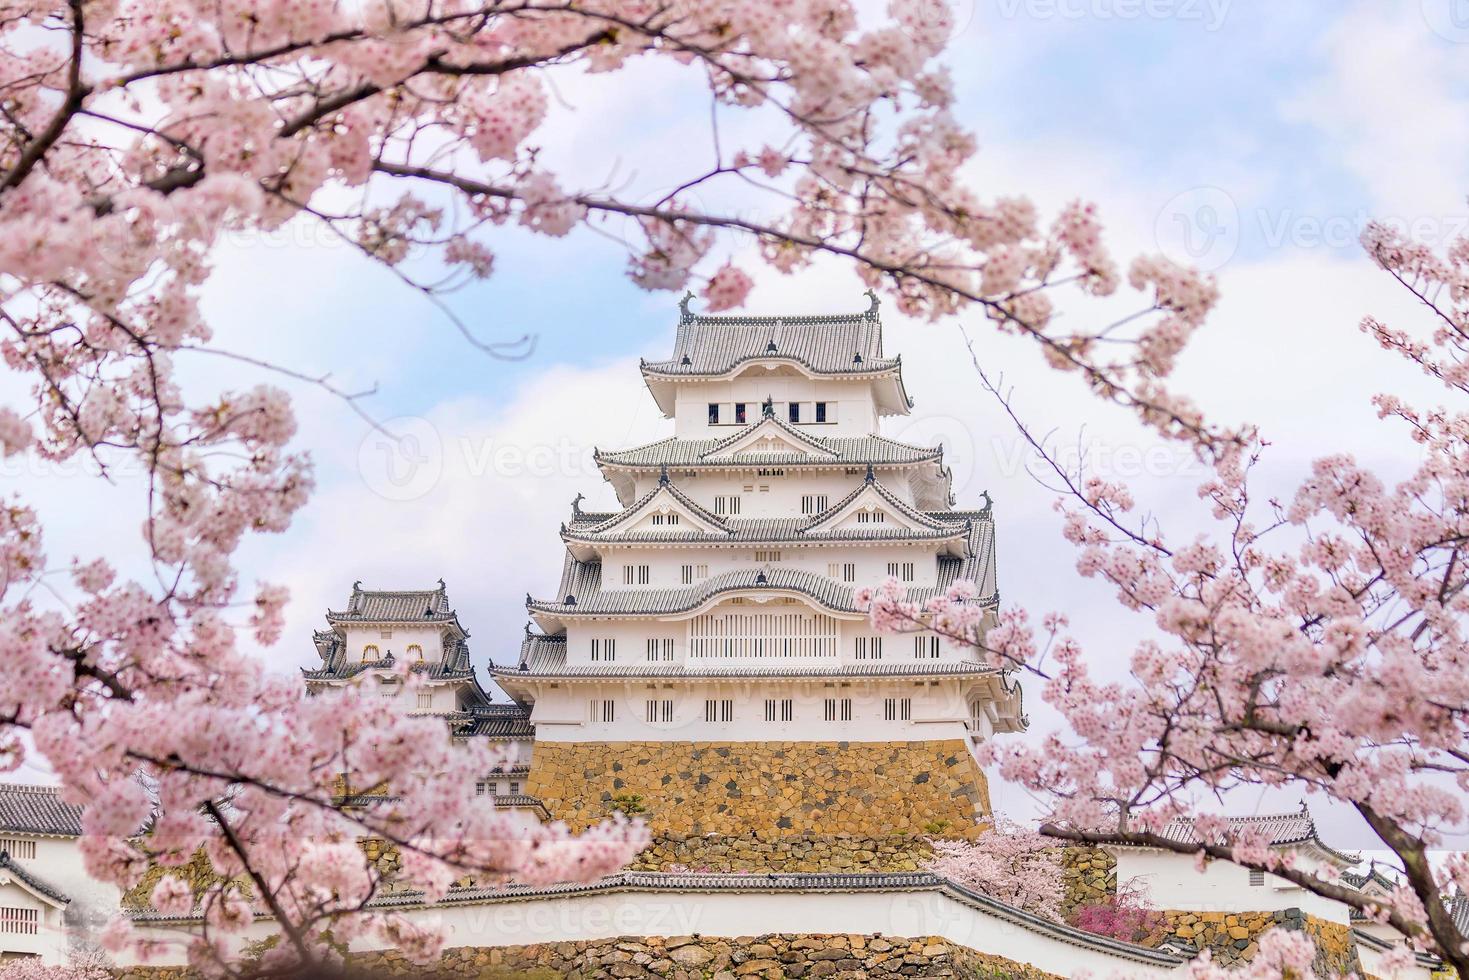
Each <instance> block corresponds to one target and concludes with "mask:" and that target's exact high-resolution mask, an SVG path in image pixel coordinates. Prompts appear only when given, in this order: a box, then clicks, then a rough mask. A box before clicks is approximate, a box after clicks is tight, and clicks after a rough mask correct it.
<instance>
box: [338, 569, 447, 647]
mask: <svg viewBox="0 0 1469 980" xmlns="http://www.w3.org/2000/svg"><path fill="white" fill-rule="evenodd" d="M326 620H327V622H329V623H332V624H336V623H402V624H404V625H421V624H424V623H452V624H453V625H454V626H455V627H456V628H459V629H460V631H461V632H463V629H462V627H459V617H458V616H457V615H456V614H455V612H454V610H453V609H452V608H451V607H450V605H449V595H448V592H447V590H446V589H445V587H444V581H443V579H440V580H439V587H438V588H436V589H412V590H401V591H396V590H384V589H371V590H369V589H364V588H362V583H361V582H354V583H352V598H351V599H350V600H349V601H348V603H347V608H346V609H344V610H341V611H336V610H328V611H327V614H326ZM465 635H468V634H467V633H466V634H465Z"/></svg>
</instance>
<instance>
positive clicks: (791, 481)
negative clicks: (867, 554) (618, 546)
mask: <svg viewBox="0 0 1469 980" xmlns="http://www.w3.org/2000/svg"><path fill="white" fill-rule="evenodd" d="M760 470H761V468H760V467H758V466H752V467H750V468H749V469H748V470H724V469H721V470H676V469H675V470H673V471H672V472H671V473H670V474H669V476H670V478H671V479H672V480H673V483H674V485H675V486H677V487H678V489H679V490H680V491H681V492H682V493H683V494H684V495H685V496H687V497H689V498H690V499H692V500H693V501H694V502H696V503H697V504H699V506H701V507H705V508H707V509H709V510H711V511H713V510H714V509H715V507H714V498H715V497H717V496H729V495H731V494H737V495H738V496H739V498H740V512H739V514H738V515H734V516H737V517H739V518H750V517H800V516H802V513H801V498H802V497H803V496H804V495H806V494H825V495H826V498H827V500H826V503H827V506H828V507H830V506H833V505H835V504H837V503H839V502H841V500H842V499H843V498H844V497H846V496H847V494H849V493H851V492H852V491H853V490H855V489H857V488H858V487H859V486H861V485H862V482H863V481H864V480H865V479H866V478H867V468H866V467H865V466H860V467H856V466H840V467H834V468H831V469H821V468H815V467H809V466H802V467H794V466H791V467H786V468H784V469H780V468H770V469H768V470H767V472H766V473H764V474H762V473H761V472H760ZM778 473H779V474H783V475H775V474H778ZM874 475H875V476H876V478H877V479H878V480H880V481H882V484H883V486H885V487H887V489H889V490H890V491H892V493H893V496H895V497H897V498H898V499H899V500H902V501H903V502H904V503H907V504H912V503H913V502H914V493H913V488H912V481H911V479H910V478H909V477H908V476H907V475H906V474H904V473H903V472H902V471H901V470H898V469H896V468H886V469H884V468H882V467H877V468H876V470H875V474H874ZM658 480H659V474H658V473H657V472H655V471H649V472H648V473H640V474H639V476H638V478H637V479H636V480H635V481H634V484H633V499H634V500H636V499H638V498H640V497H641V496H642V495H643V494H646V493H647V492H648V491H649V490H652V489H653V488H654V487H656V486H657V485H658ZM746 487H752V488H753V489H751V490H746V489H745V488H746ZM762 488H767V489H762ZM806 516H811V517H814V516H815V514H810V515H806ZM647 530H649V531H654V530H656V529H655V528H648V529H647ZM667 530H668V531H669V532H670V533H676V532H677V531H680V530H684V529H683V528H668V529H667Z"/></svg>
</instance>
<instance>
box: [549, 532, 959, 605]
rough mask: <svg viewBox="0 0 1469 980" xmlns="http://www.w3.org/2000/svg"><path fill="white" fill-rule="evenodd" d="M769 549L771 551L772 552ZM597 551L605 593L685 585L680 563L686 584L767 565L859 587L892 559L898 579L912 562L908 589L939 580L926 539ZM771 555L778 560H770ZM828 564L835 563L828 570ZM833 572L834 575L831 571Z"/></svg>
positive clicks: (877, 578) (884, 572) (878, 578)
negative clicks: (644, 569)
mask: <svg viewBox="0 0 1469 980" xmlns="http://www.w3.org/2000/svg"><path fill="white" fill-rule="evenodd" d="M772 552H774V553H775V554H774V555H772V554H771V553H772ZM600 554H601V557H602V590H603V591H604V592H620V591H628V592H634V593H635V592H638V591H643V592H648V591H653V590H657V589H677V588H684V587H685V583H684V581H683V566H685V565H693V566H694V570H693V576H694V578H693V583H690V584H697V583H699V582H701V581H703V580H704V579H705V578H712V577H713V576H715V575H719V574H721V573H723V572H731V571H739V570H748V571H757V570H760V569H763V568H765V567H766V566H767V565H768V566H771V567H780V568H791V569H795V570H797V571H802V572H807V573H810V574H813V575H820V576H823V577H827V578H832V579H834V580H835V581H838V582H842V583H843V584H847V585H852V586H856V587H860V586H864V585H877V584H879V583H880V582H882V581H883V580H884V579H885V578H887V576H888V573H889V567H888V566H889V564H890V563H897V565H898V566H899V567H898V572H899V577H900V578H901V577H902V572H903V569H902V566H903V564H904V563H908V562H911V563H912V564H913V579H912V581H905V582H904V583H903V584H904V585H907V586H909V587H911V588H933V587H934V586H935V585H936V584H937V582H938V548H937V546H936V545H934V544H932V543H926V542H920V543H915V544H910V545H893V544H872V545H811V544H807V545H800V544H796V543H785V542H782V543H780V544H772V545H769V546H765V547H759V548H756V547H752V546H749V545H717V546H711V545H678V544H652V545H638V546H604V547H602V548H601V549H600ZM775 556H778V557H779V560H772V558H774V557H775ZM761 559H763V560H761ZM848 563H850V564H853V565H855V566H856V568H855V569H854V574H853V576H852V580H851V582H846V580H845V578H844V576H845V569H844V568H843V567H842V566H843V565H845V564H848ZM628 565H631V566H634V568H636V566H639V565H647V566H648V583H647V584H646V585H641V584H638V583H639V581H640V576H639V574H638V573H637V572H636V571H634V572H633V583H634V584H632V585H627V584H626V578H625V577H624V571H623V569H624V566H628ZM701 565H702V566H704V567H705V569H707V575H704V576H701V575H699V566H701ZM833 565H835V566H837V567H836V568H835V569H833V567H832V566H833ZM833 571H835V573H836V574H835V575H833V574H832V573H833ZM558 598H565V597H564V596H559V597H558Z"/></svg>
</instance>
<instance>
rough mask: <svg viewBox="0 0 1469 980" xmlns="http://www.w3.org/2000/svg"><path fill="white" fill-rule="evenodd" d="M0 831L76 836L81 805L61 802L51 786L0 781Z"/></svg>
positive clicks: (54, 788) (79, 834)
mask: <svg viewBox="0 0 1469 980" xmlns="http://www.w3.org/2000/svg"><path fill="white" fill-rule="evenodd" d="M0 831H8V832H10V833H20V834H36V835H39V836H49V837H80V836H81V834H82V808H81V807H80V806H77V805H76V804H73V803H66V802H64V801H63V800H62V799H61V797H60V796H59V791H58V788H57V787H55V786H32V785H26V784H21V783H0Z"/></svg>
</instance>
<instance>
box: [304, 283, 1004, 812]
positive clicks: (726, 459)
mask: <svg viewBox="0 0 1469 980" xmlns="http://www.w3.org/2000/svg"><path fill="white" fill-rule="evenodd" d="M680 313H681V315H680V318H679V325H678V333H677V337H676V340H675V342H674V349H673V352H672V355H671V356H670V357H669V358H668V359H667V360H661V361H651V362H648V361H645V362H644V363H643V364H642V375H643V381H644V383H645V384H646V386H647V388H648V391H649V394H650V395H651V396H652V398H653V400H654V402H655V403H656V404H657V407H658V409H659V410H660V411H661V412H662V413H663V415H664V416H665V417H667V418H669V419H671V420H672V430H673V431H672V435H670V436H669V437H668V438H666V439H663V440H660V441H658V442H655V443H652V444H650V445H645V446H637V447H633V448H616V449H599V450H598V451H597V453H596V456H595V458H596V461H597V464H598V466H599V467H600V469H601V472H602V475H603V477H604V478H605V479H606V480H607V481H608V483H610V484H611V486H612V489H613V491H614V492H615V493H616V496H617V501H618V503H619V504H620V505H621V509H620V510H616V511H610V512H592V511H587V510H583V509H582V507H581V500H582V498H581V497H580V496H578V498H577V499H576V500H575V501H573V502H572V504H571V507H570V512H569V513H568V515H567V519H566V521H565V522H564V523H563V524H562V525H561V528H560V538H561V544H562V547H563V548H564V561H563V567H562V573H561V579H560V581H559V582H557V583H554V590H552V589H551V588H549V586H550V585H552V583H542V584H541V590H540V592H539V593H537V592H536V591H535V583H528V584H530V585H531V586H532V589H533V591H532V593H531V594H529V595H527V598H526V609H527V612H528V614H529V618H530V620H531V623H532V625H530V626H527V627H526V632H525V636H524V640H523V642H522V645H521V651H520V658H519V662H518V663H516V664H514V665H511V666H508V667H495V668H492V670H491V671H490V677H491V678H492V679H493V681H494V683H495V685H497V686H498V687H499V688H500V690H501V691H502V692H503V695H504V698H508V699H509V701H511V702H512V704H505V703H503V700H504V698H501V697H496V696H492V695H491V694H489V693H487V692H486V691H485V690H484V689H483V688H482V687H481V686H480V685H479V683H477V681H476V679H475V676H474V671H473V668H472V665H471V664H470V661H469V654H468V647H467V643H466V635H467V634H466V632H465V630H464V629H463V627H461V626H460V624H459V622H458V619H457V617H456V616H455V614H454V612H453V610H452V609H451V607H450V605H449V600H448V596H447V594H446V592H445V589H444V586H443V583H442V582H441V583H439V586H438V588H437V589H433V590H429V591H423V592H380V591H365V590H363V589H362V588H361V587H360V585H359V586H354V588H353V592H352V595H351V598H350V600H349V601H348V604H347V607H346V608H345V609H343V610H341V611H339V612H338V611H334V612H331V613H329V614H328V616H327V623H328V627H329V628H328V629H327V630H325V631H323V632H320V633H318V634H317V635H316V646H317V651H318V653H319V654H320V655H321V658H322V666H321V667H320V668H319V669H314V670H309V671H307V672H306V679H307V683H308V684H309V685H310V686H311V687H312V688H313V689H317V690H319V689H321V688H323V687H325V686H329V685H335V684H341V683H347V682H356V681H357V680H358V679H359V677H360V675H363V674H369V675H370V674H374V673H375V674H377V675H378V676H379V678H380V680H381V682H383V683H391V682H392V678H393V676H394V675H393V669H394V667H395V666H396V665H397V664H398V663H400V662H401V661H402V660H404V659H407V660H408V661H410V662H411V663H412V664H413V667H414V669H415V670H422V671H424V672H425V674H426V676H427V679H428V681H429V683H428V684H427V685H426V686H425V687H424V688H422V689H420V690H419V692H418V693H417V695H416V697H417V699H418V704H417V706H416V707H417V709H418V710H422V711H428V712H434V713H441V714H443V715H444V717H445V718H446V721H447V722H448V723H449V724H451V725H453V726H454V728H455V731H456V733H457V734H461V735H463V736H465V737H475V736H481V737H489V738H497V739H510V740H514V741H517V742H518V743H519V748H520V758H521V759H523V760H525V762H524V764H523V765H524V768H522V769H518V770H516V771H514V772H512V773H509V774H505V775H504V776H492V777H487V786H488V787H489V791H490V792H492V793H494V794H496V795H497V796H501V797H504V798H505V801H506V802H509V801H511V800H513V801H514V802H515V803H516V804H517V805H525V806H531V807H535V808H537V809H541V810H544V811H545V812H546V813H549V814H550V815H551V816H553V817H555V818H557V819H563V820H566V821H568V822H569V823H571V824H573V825H576V826H585V825H587V824H589V823H592V822H595V821H598V820H600V819H603V818H605V817H607V816H608V815H609V814H610V813H611V812H612V811H613V810H614V809H623V810H624V811H631V812H636V813H638V814H640V815H642V816H643V817H644V819H646V820H648V821H649V822H650V823H651V825H652V826H653V828H654V829H655V831H656V832H664V833H674V834H728V835H744V834H753V835H755V836H757V837H780V836H799V835H810V834H818V835H823V836H825V835H830V836H837V837H847V838H852V837H858V838H865V837H881V836H890V835H898V834H917V833H922V832H923V831H924V828H928V829H929V830H930V832H932V831H933V830H935V829H939V830H942V831H945V832H950V833H957V834H964V833H966V832H968V831H972V830H974V829H977V828H978V827H980V826H981V825H982V822H983V820H984V818H985V817H986V816H987V815H988V813H989V799H988V793H987V787H986V784H985V777H984V774H983V772H982V771H981V770H980V768H979V766H978V765H977V763H976V762H975V759H974V748H975V746H976V745H978V744H979V743H981V742H984V741H986V740H988V739H990V738H994V737H996V736H1000V735H1004V734H1007V733H1013V732H1018V731H1021V730H1022V729H1023V728H1024V724H1025V721H1024V715H1023V711H1022V704H1021V692H1020V687H1019V685H1018V683H1017V682H1016V681H1015V680H1014V679H1012V678H1010V677H1007V676H1006V675H1005V673H1004V672H1002V671H1000V670H998V669H996V668H994V667H992V666H989V665H987V664H985V663H982V662H981V661H980V660H979V659H977V657H976V656H975V655H974V653H973V652H972V651H969V650H961V649H958V648H956V647H954V646H951V645H950V644H948V643H947V642H945V641H943V640H942V639H941V638H940V637H939V636H937V635H935V634H933V633H925V632H916V633H913V634H911V635H881V634H879V633H876V632H874V631H873V629H872V628H871V625H870V624H869V622H868V617H867V615H866V613H865V612H864V611H862V610H861V609H859V608H858V604H857V602H856V601H855V599H854V591H855V590H856V589H857V588H858V587H859V586H862V585H873V584H876V583H879V582H881V581H883V580H884V579H885V578H887V577H892V578H894V579H897V580H898V581H899V582H901V583H902V584H903V585H904V586H905V587H906V588H907V589H908V592H909V595H910V596H912V597H915V598H923V597H926V596H930V595H933V594H935V593H936V592H939V591H942V590H944V589H947V588H948V587H949V586H950V585H951V584H952V583H954V582H955V581H958V580H961V579H962V580H969V581H972V582H974V583H975V585H976V587H977V589H978V598H977V599H976V600H975V601H977V602H978V603H980V604H981V605H982V606H983V608H984V609H985V610H986V611H987V615H988V617H990V618H992V617H993V610H994V609H995V607H996V604H997V603H998V599H999V596H998V590H997V586H996V570H995V522H994V514H993V513H992V508H991V506H990V504H989V501H988V499H987V498H986V499H984V502H983V506H980V507H970V508H963V507H959V506H957V502H956V500H955V498H954V494H953V489H952V486H951V477H950V472H949V469H948V468H947V467H946V466H945V464H944V458H943V450H942V448H941V447H928V446H914V445H908V444H906V443H903V442H898V441H895V440H893V439H889V438H886V437H884V436H883V435H881V434H880V431H879V430H880V427H881V424H882V421H883V419H885V418H888V417H892V416H902V415H907V414H908V413H909V412H910V411H911V409H912V407H913V402H912V400H911V399H910V398H909V396H908V393H907V389H906V387H905V385H904V380H903V369H902V361H901V359H900V358H898V357H896V356H890V355H888V353H887V352H886V351H885V350H884V347H883V337H882V321H881V319H880V317H879V311H878V304H877V301H876V299H875V298H873V300H872V302H871V304H870V305H869V306H868V308H867V309H865V310H863V311H861V312H858V313H850V314H836V315H825V316H703V315H698V314H695V313H693V312H691V311H690V310H689V307H688V300H687V299H686V300H685V301H684V303H683V304H682V305H681V308H680ZM420 665H421V666H420ZM497 702H501V703H497Z"/></svg>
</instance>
